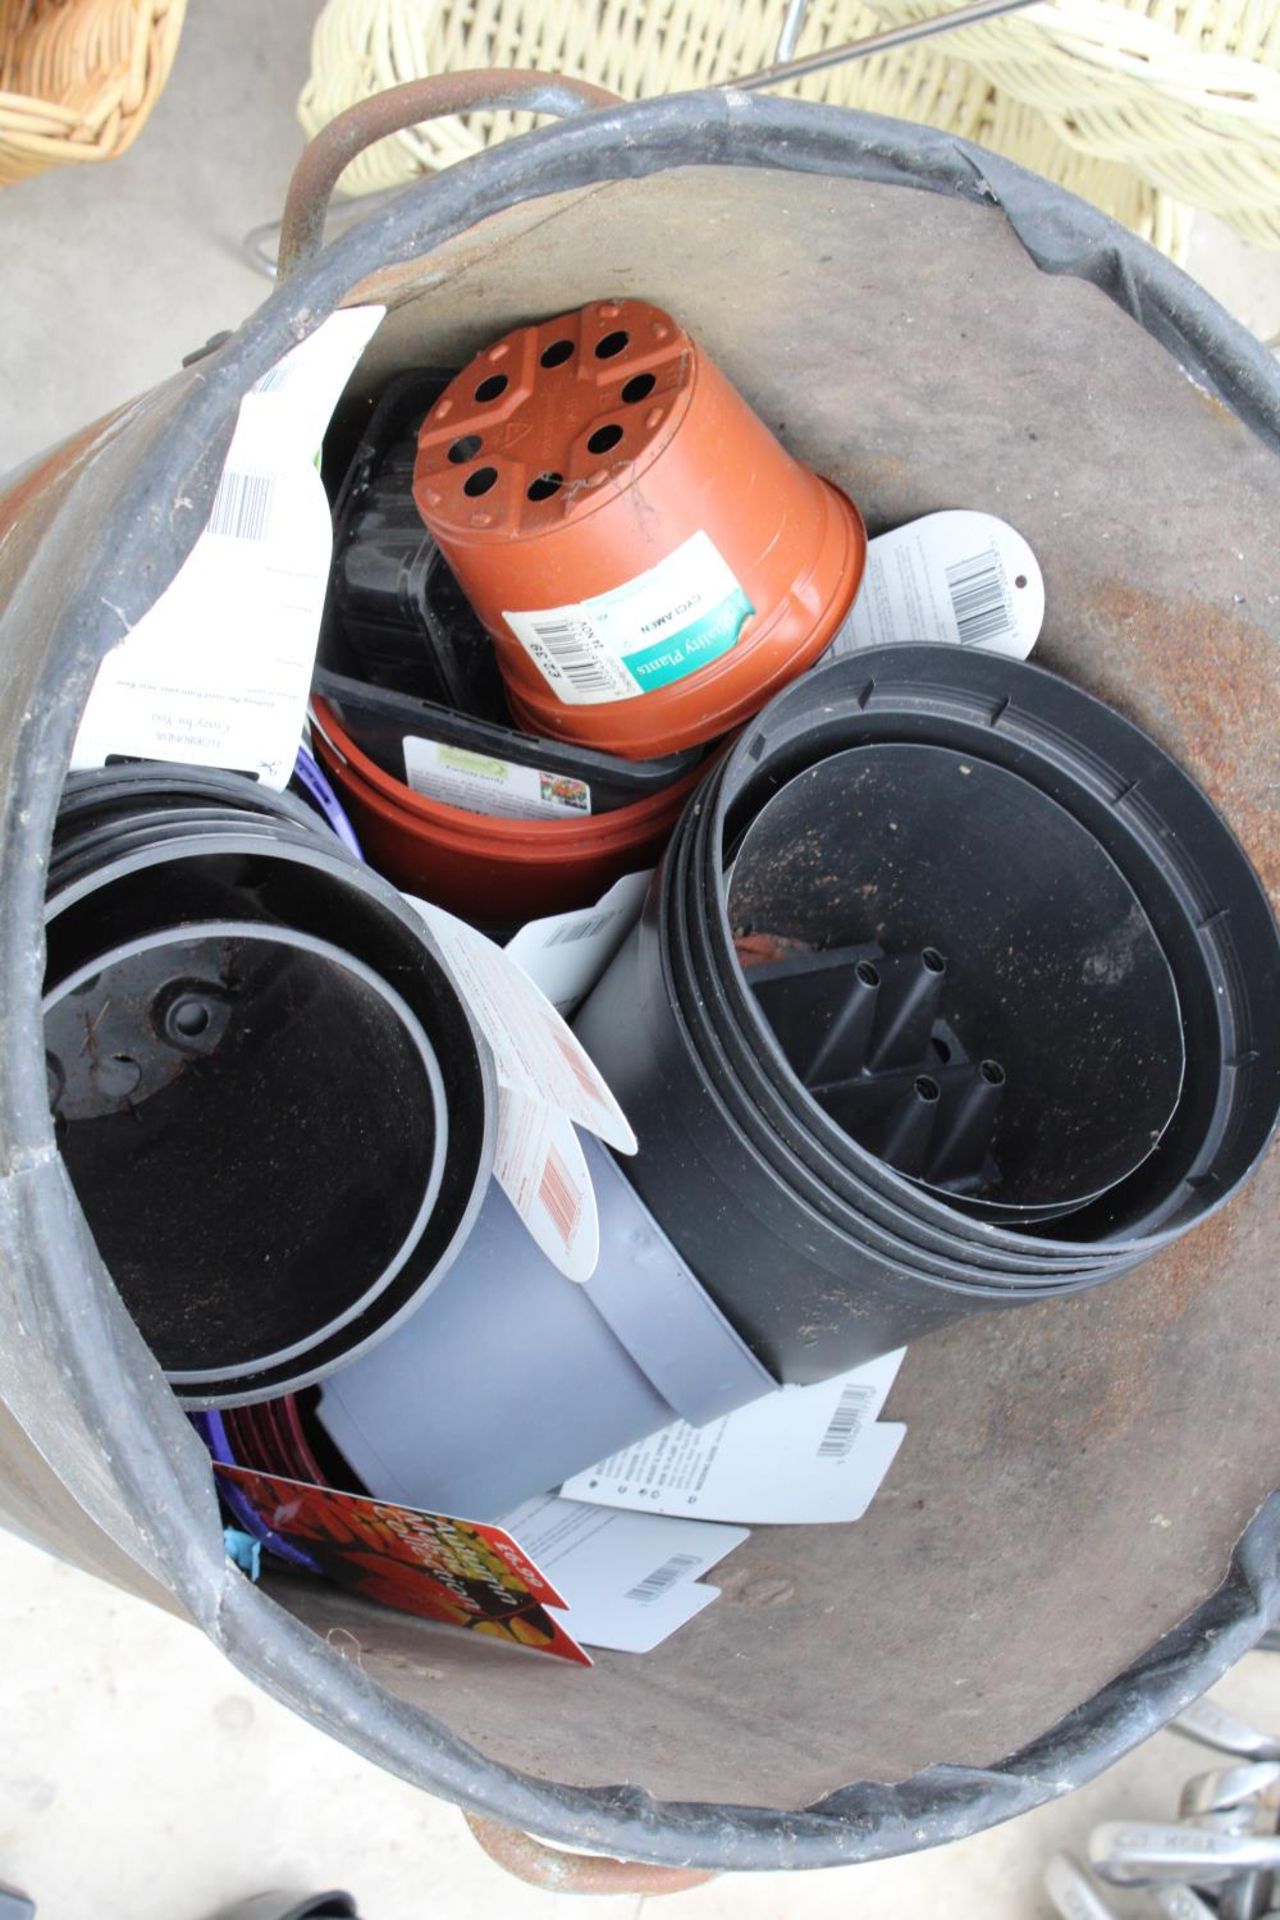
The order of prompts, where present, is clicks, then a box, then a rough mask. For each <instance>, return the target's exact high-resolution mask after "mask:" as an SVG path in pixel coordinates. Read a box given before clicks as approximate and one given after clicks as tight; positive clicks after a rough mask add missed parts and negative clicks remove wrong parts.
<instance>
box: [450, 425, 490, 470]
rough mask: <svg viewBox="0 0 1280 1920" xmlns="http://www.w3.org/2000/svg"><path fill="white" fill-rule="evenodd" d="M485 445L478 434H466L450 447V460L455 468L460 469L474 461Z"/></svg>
mask: <svg viewBox="0 0 1280 1920" xmlns="http://www.w3.org/2000/svg"><path fill="white" fill-rule="evenodd" d="M483 444H484V443H483V441H482V440H481V438H480V435H479V434H478V433H464V434H463V436H462V438H461V440H455V441H454V443H453V445H452V446H451V447H450V449H449V458H450V459H451V460H452V462H453V464H454V466H455V467H460V466H462V465H464V464H465V462H466V461H468V460H474V459H475V457H476V455H477V454H478V453H479V451H480V448H481V447H482V445H483Z"/></svg>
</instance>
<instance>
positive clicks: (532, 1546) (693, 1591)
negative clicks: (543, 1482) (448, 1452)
mask: <svg viewBox="0 0 1280 1920" xmlns="http://www.w3.org/2000/svg"><path fill="white" fill-rule="evenodd" d="M498 1525H499V1526H503V1527H505V1528H506V1530H507V1532H508V1533H509V1534H511V1535H512V1537H513V1538H514V1539H515V1540H517V1541H518V1542H519V1545H520V1547H521V1548H522V1550H523V1551H524V1552H525V1553H527V1554H528V1555H529V1556H530V1558H531V1559H533V1560H534V1561H536V1563H537V1565H538V1566H540V1567H541V1568H542V1570H543V1571H544V1572H545V1574H546V1576H547V1578H548V1579H549V1580H551V1581H552V1582H554V1584H555V1587H556V1589H557V1591H558V1592H559V1593H560V1594H561V1596H562V1597H563V1599H564V1601H565V1604H566V1609H567V1611H566V1612H565V1615H564V1621H565V1625H566V1627H569V1626H570V1624H571V1625H572V1631H573V1637H574V1639H575V1640H578V1641H581V1642H584V1643H585V1644H586V1645H587V1646H591V1647H609V1648H612V1649H613V1650H614V1651H615V1652H617V1653H650V1652H651V1651H652V1650H653V1648H654V1647H657V1646H661V1644H662V1642H663V1641H664V1640H666V1639H668V1638H669V1636H670V1635H671V1634H673V1633H674V1632H675V1631H676V1629H677V1628H678V1627H682V1626H684V1624H685V1623H686V1621H688V1620H692V1619H693V1617H694V1615H695V1614H698V1613H701V1612H702V1610H703V1608H704V1607H709V1606H710V1604H711V1602H712V1601H713V1600H714V1599H715V1598H716V1597H717V1595H718V1594H719V1591H720V1589H719V1588H718V1587H709V1586H704V1585H703V1583H702V1579H701V1576H702V1575H703V1574H704V1573H706V1572H707V1570H708V1568H710V1567H714V1566H715V1564H716V1563H717V1561H719V1560H723V1559H724V1557H725V1555H726V1554H727V1553H731V1552H732V1551H733V1549H734V1548H735V1547H738V1546H741V1544H742V1542H743V1541H744V1540H746V1539H748V1538H749V1535H748V1532H747V1529H746V1528H745V1527H725V1526H715V1525H709V1524H707V1523H706V1522H705V1521H698V1520H669V1519H664V1518H663V1517H662V1516H661V1515H660V1514H651V1513H618V1512H615V1511H612V1510H610V1509H608V1508H602V1507H596V1506H586V1505H583V1504H582V1503H581V1502H579V1501H576V1500H562V1499H557V1498H556V1497H555V1496H554V1495H552V1494H547V1495H543V1496H542V1497H540V1498H538V1499H535V1500H526V1501H525V1503H524V1505H523V1506H520V1507H517V1508H516V1510H515V1512H514V1513H508V1514H504V1515H503V1517H502V1519H501V1520H500V1521H499V1522H498Z"/></svg>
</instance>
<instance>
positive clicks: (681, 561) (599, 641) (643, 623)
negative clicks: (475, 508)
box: [503, 533, 755, 707]
mask: <svg viewBox="0 0 1280 1920" xmlns="http://www.w3.org/2000/svg"><path fill="white" fill-rule="evenodd" d="M754 612H755V608H754V607H753V606H752V604H751V602H750V600H749V599H748V598H747V596H746V594H745V593H744V592H743V590H742V587H741V586H740V585H739V583H738V581H737V579H736V578H735V576H734V573H733V570H732V568H731V567H730V566H729V563H728V561H727V560H726V559H725V558H724V556H723V554H722V553H720V551H719V550H718V548H717V547H716V545H715V542H714V541H713V540H712V539H711V536H710V535H709V534H706V533H695V534H693V535H691V536H690V538H689V539H688V540H686V541H685V542H684V544H683V545H682V546H679V547H677V548H676V550H675V552H674V553H669V554H668V555H667V557H666V559H665V560H660V561H659V562H658V564H657V566H656V567H650V568H649V570H648V572H647V573H641V574H637V576H636V577H635V579H634V580H628V581H627V582H626V583H625V584H624V585H623V586H620V587H612V588H611V589H610V590H609V592H608V593H599V594H596V596H595V597H594V598H593V599H591V600H579V601H576V602H574V603H572V604H571V605H569V606H565V607H542V608H540V609H539V610H537V611H536V612H524V613H505V612H504V614H503V618H504V619H505V621H506V623H507V625H508V626H509V627H510V629H511V631H512V633H513V634H514V635H515V637H516V639H517V640H518V641H519V642H520V645H521V646H522V647H523V648H524V650H525V652H526V653H527V654H528V655H529V658H530V659H531V660H532V661H533V663H534V665H535V666H536V667H537V669H538V671H539V673H541V675H542V677H543V679H544V680H545V681H546V682H547V685H548V686H549V687H550V688H551V690H552V692H553V693H554V694H555V695H556V697H557V699H559V700H561V701H563V703H564V704H565V706H570V707H594V706H600V705H602V704H603V703H604V702H606V701H610V700H635V699H638V698H639V696H640V695H641V694H644V693H655V692H656V691H657V690H658V688H660V687H666V686H670V685H671V683H672V681H674V680H683V679H685V678H686V677H687V675H689V674H691V673H697V672H698V671H699V669H700V668H702V667H705V666H707V665H708V664H709V663H710V662H711V661H712V660H718V659H719V658H720V656H721V654H725V653H728V652H729V651H730V649H731V648H733V647H735V646H736V645H737V643H738V639H739V637H740V635H741V633H742V629H743V627H744V626H745V624H746V622H747V621H748V620H749V619H750V617H751V615H752V614H753V613H754Z"/></svg>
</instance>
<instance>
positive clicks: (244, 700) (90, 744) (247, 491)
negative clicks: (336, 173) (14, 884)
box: [71, 307, 386, 790]
mask: <svg viewBox="0 0 1280 1920" xmlns="http://www.w3.org/2000/svg"><path fill="white" fill-rule="evenodd" d="M385 311H386V309H385V308H383V307H350V308H345V309H343V310H342V311H341V312H338V313H333V314H330V316H329V318H328V319H327V320H326V321H325V322H324V323H323V324H322V325H321V326H319V327H318V328H317V329H316V331H315V332H314V333H313V334H311V335H309V337H308V338H307V339H306V340H304V341H303V342H302V343H301V345H300V346H297V347H295V348H293V350H292V351H291V352H290V353H288V354H286V355H285V357H284V359H283V360H281V361H280V362H279V364H278V365H277V366H276V367H273V368H272V370H271V372H270V373H268V374H266V375H264V376H263V378H262V379H261V380H260V381H259V382H258V384H257V386H256V387H254V388H252V389H251V391H250V392H249V393H247V394H246V395H245V397H244V399H243V400H242V401H241V403H240V413H239V418H238V420H237V423H236V429H235V433H234V435H233V437H232V441H231V447H230V450H229V451H228V454H227V458H226V462H225V465H224V467H223V471H222V478H221V480H220V481H219V483H218V490H217V492H216V494H215V495H214V501H213V507H212V510H211V512H210V516H209V523H208V525H207V526H206V528H205V530H204V532H203V533H202V534H201V535H200V537H199V539H198V540H197V541H196V544H195V546H194V548H193V549H192V551H191V553H190V554H189V555H188V557H187V559H186V561H185V562H184V563H183V565H182V567H181V569H180V570H179V572H178V574H177V576H176V577H175V579H174V580H173V581H172V583H171V584H170V585H169V587H168V588H167V589H166V590H165V592H164V593H162V594H161V596H160V598H159V599H158V600H157V601H156V603H155V605H154V606H153V607H151V609H150V610H149V611H148V612H147V614H146V615H145V616H144V617H143V618H142V619H141V620H140V621H139V622H138V624H137V625H136V626H135V627H133V628H131V629H130V631H129V632H128V633H127V634H126V635H125V637H124V639H123V640H121V641H120V643H119V645H118V646H116V647H114V648H113V649H112V651H111V652H110V653H109V654H108V655H107V657H106V659H105V660H104V661H103V663H102V665H101V667H100V668H99V670H98V677H97V679H96V681H95V682H94V686H93V691H92V692H91V694H90V696H89V704H88V706H87V707H86V709H85V713H84V717H83V719H82V720H81V722H80V730H79V733H78V734H77V736H76V743H75V747H74V749H73V750H72V756H71V764H72V767H73V768H84V767H101V766H105V765H106V764H107V763H108V762H109V761H110V760H113V759H116V758H123V759H138V760H173V761H180V762H183V763H185V764H188V765H191V766H201V767H225V768H227V769H229V770H230V771H232V772H237V773H247V774H252V775H255V776H256V777H257V778H258V779H260V780H261V781H262V782H263V784H264V785H265V786H269V787H273V788H276V789H277V790H278V789H281V788H283V787H284V786H285V785H287V783H288V780H289V777H290V775H291V774H292V772H293V763H294V759H295V756H296V754H297V750H298V744H299V742H300V740H301V738H302V729H303V723H304V720H305V717H306V708H307V695H308V691H309V689H310V686H311V674H312V669H313V667H314V665H315V651H316V641H317V639H318V637H319V632H320V615H321V611H322V609H323V606H324V596H325V589H326V586H327V583H328V578H329V563H330V559H331V556H332V549H333V532H332V525H331V522H330V517H329V503H328V501H327V499H326V498H325V491H324V487H323V486H322V484H321V481H320V475H319V473H318V471H317V470H316V465H315V455H316V449H317V448H318V447H319V445H320V442H321V440H322V439H323V437H324V431H325V428H326V427H327V426H328V423H329V419H330V416H331V414H332V413H333V409H334V407H335V406H336V404H337V402H338V398H339V396H340V394H341V392H342V389H343V388H344V387H345V385H346V383H347V381H348V379H349V378H350V376H351V370H352V368H353V367H354V366H355V363H356V361H357V360H358V359H359V357H360V355H361V353H362V352H363V351H364V349H365V347H366V346H367V344H368V342H369V340H370V339H371V337H372V335H373V333H374V331H375V329H376V328H377V326H378V324H379V322H380V321H381V319H382V316H383V314H384V312H385Z"/></svg>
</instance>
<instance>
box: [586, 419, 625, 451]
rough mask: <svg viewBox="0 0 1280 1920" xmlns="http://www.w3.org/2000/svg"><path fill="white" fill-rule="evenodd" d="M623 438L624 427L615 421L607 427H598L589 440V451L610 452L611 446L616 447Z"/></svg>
mask: <svg viewBox="0 0 1280 1920" xmlns="http://www.w3.org/2000/svg"><path fill="white" fill-rule="evenodd" d="M621 438H622V428H621V427H620V426H618V425H617V424H616V423H615V422H612V421H611V422H610V424H609V425H608V426H607V427H597V428H596V430H595V432H594V433H593V434H592V436H591V438H590V439H589V440H588V442H587V451H588V453H608V451H609V449H610V447H616V446H617V444H618V442H619V440H621Z"/></svg>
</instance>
